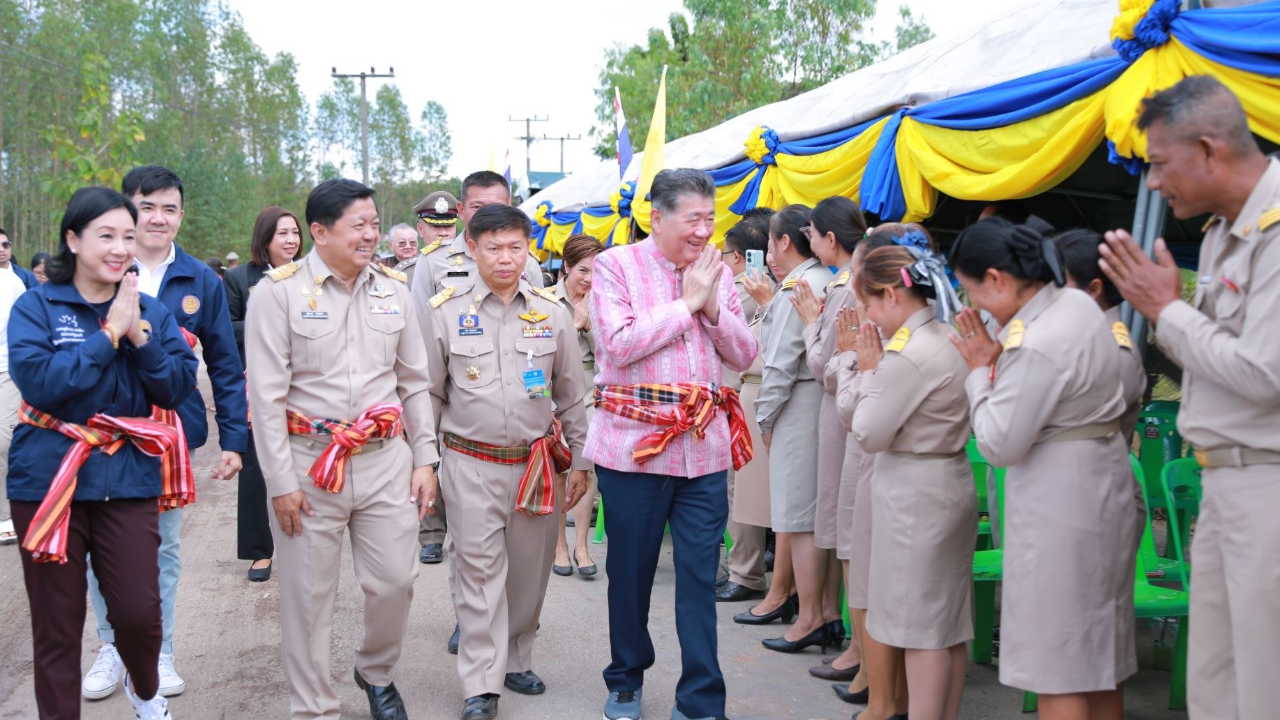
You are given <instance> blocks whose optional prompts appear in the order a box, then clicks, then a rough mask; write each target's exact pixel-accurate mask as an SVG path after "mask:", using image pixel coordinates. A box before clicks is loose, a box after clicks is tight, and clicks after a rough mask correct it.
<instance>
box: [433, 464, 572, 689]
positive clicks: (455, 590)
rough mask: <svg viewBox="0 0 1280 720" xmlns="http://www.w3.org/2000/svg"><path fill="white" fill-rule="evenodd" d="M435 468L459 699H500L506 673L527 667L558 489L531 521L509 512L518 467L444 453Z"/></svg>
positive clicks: (560, 499)
mask: <svg viewBox="0 0 1280 720" xmlns="http://www.w3.org/2000/svg"><path fill="white" fill-rule="evenodd" d="M440 466H441V470H442V475H443V478H444V479H443V482H444V487H445V494H446V495H448V496H449V497H450V498H452V501H453V526H452V528H451V530H450V532H449V536H448V539H447V543H448V545H449V557H450V558H451V566H450V567H451V572H450V573H449V589H450V591H451V592H452V594H453V608H454V613H455V614H456V615H457V616H458V626H459V627H460V628H461V637H460V638H459V645H458V678H459V679H460V680H461V681H462V696H463V697H468V698H469V697H475V696H477V695H483V694H485V693H496V694H501V693H502V690H503V685H502V683H503V680H504V679H505V676H506V674H507V673H518V672H525V671H526V670H532V669H533V640H534V637H535V636H536V635H537V631H538V618H539V617H540V616H541V615H542V601H543V598H544V597H545V596H546V594H547V581H548V579H549V578H550V576H551V564H552V563H553V562H554V561H555V553H556V534H557V533H558V532H559V523H558V522H557V520H558V517H557V514H556V513H558V512H559V511H560V508H561V506H562V505H563V503H564V487H563V485H562V484H560V487H557V489H556V510H555V512H553V513H551V514H550V515H541V516H538V517H534V516H531V515H525V514H524V513H521V512H519V511H517V510H516V509H515V504H516V491H517V489H518V488H519V486H520V476H521V475H523V474H524V468H525V466H524V465H499V464H497V463H491V462H486V461H484V460H480V459H478V458H473V457H471V456H470V455H465V454H463V453H460V452H456V451H454V450H450V449H448V448H445V450H444V456H443V458H442V460H441V463H440ZM558 484H559V483H558Z"/></svg>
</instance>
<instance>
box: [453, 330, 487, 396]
mask: <svg viewBox="0 0 1280 720" xmlns="http://www.w3.org/2000/svg"><path fill="white" fill-rule="evenodd" d="M497 375H498V353H497V351H496V349H495V348H494V345H493V340H492V339H490V338H484V337H477V338H461V339H458V340H450V341H449V377H450V379H451V380H453V384H454V385H456V386H458V387H460V388H464V389H467V390H471V389H474V388H479V387H484V386H485V385H488V384H489V383H491V382H493V380H494V378H495V377H497Z"/></svg>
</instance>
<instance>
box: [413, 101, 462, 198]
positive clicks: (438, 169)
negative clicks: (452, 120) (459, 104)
mask: <svg viewBox="0 0 1280 720" xmlns="http://www.w3.org/2000/svg"><path fill="white" fill-rule="evenodd" d="M420 120H421V122H422V127H421V131H422V157H421V158H419V160H418V164H419V165H420V166H421V168H422V172H423V174H425V175H426V177H427V179H428V180H439V179H440V178H441V177H443V176H444V173H445V171H446V170H447V169H448V167H449V160H450V159H451V158H452V157H453V139H452V137H451V136H450V135H449V114H448V113H446V112H445V109H444V106H443V105H441V104H440V103H438V102H436V101H435V100H428V101H427V105H426V107H424V108H422V117H421V118H420Z"/></svg>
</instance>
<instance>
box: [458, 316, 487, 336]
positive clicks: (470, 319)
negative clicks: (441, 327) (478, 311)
mask: <svg viewBox="0 0 1280 720" xmlns="http://www.w3.org/2000/svg"><path fill="white" fill-rule="evenodd" d="M458 334H459V335H461V336H462V337H471V336H473V335H483V334H484V328H482V327H480V316H479V315H459V316H458Z"/></svg>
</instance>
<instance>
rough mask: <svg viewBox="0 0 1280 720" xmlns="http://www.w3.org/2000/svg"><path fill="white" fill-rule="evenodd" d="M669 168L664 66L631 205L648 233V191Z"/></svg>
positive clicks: (665, 74) (633, 213) (638, 220)
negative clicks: (667, 167)
mask: <svg viewBox="0 0 1280 720" xmlns="http://www.w3.org/2000/svg"><path fill="white" fill-rule="evenodd" d="M666 164H667V66H665V65H663V66H662V80H661V81H659V83H658V99H657V101H656V102H654V103H653V119H652V120H650V121H649V138H648V139H647V140H645V143H644V159H643V160H642V161H641V163H640V181H639V182H638V183H636V194H635V199H634V200H632V201H631V216H632V217H633V218H635V220H636V224H638V225H639V226H640V229H641V230H644V231H645V232H646V233H647V232H651V230H650V227H649V201H648V200H647V199H646V198H647V197H648V195H649V188H651V187H653V178H654V176H655V175H657V174H658V171H660V170H662V169H663V168H665V167H666Z"/></svg>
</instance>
